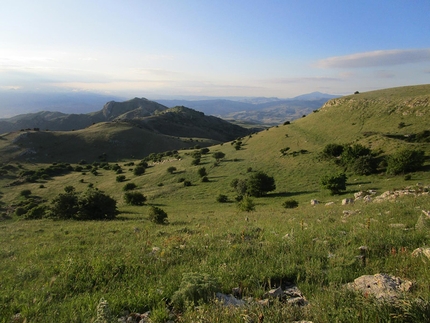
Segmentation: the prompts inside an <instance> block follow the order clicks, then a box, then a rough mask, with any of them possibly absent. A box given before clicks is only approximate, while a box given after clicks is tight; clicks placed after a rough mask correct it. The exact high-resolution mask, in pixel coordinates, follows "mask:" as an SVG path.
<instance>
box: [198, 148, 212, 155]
mask: <svg viewBox="0 0 430 323" xmlns="http://www.w3.org/2000/svg"><path fill="white" fill-rule="evenodd" d="M209 151H210V150H209V148H202V149H200V153H201V154H202V155H206V154H207V153H209Z"/></svg>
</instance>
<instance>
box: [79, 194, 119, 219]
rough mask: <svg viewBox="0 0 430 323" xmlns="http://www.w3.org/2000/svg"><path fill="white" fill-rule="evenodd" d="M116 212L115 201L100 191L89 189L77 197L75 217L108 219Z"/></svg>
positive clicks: (112, 217)
mask: <svg viewBox="0 0 430 323" xmlns="http://www.w3.org/2000/svg"><path fill="white" fill-rule="evenodd" d="M117 214H118V210H117V208H116V201H115V200H114V199H113V198H111V197H110V196H108V195H106V194H104V193H103V192H102V191H99V190H95V189H89V190H87V191H86V192H84V193H83V194H81V196H80V197H79V201H78V214H77V218H78V219H80V220H110V219H114V218H115V217H116V216H117Z"/></svg>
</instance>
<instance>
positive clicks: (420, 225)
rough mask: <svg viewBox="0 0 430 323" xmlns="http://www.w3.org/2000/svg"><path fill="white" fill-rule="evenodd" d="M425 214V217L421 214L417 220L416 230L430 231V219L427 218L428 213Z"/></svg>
mask: <svg viewBox="0 0 430 323" xmlns="http://www.w3.org/2000/svg"><path fill="white" fill-rule="evenodd" d="M423 213H424V212H423ZM424 214H425V215H423V214H421V215H420V216H419V218H418V220H417V223H416V224H415V229H416V230H419V231H423V230H428V229H430V217H429V216H427V214H426V213H424Z"/></svg>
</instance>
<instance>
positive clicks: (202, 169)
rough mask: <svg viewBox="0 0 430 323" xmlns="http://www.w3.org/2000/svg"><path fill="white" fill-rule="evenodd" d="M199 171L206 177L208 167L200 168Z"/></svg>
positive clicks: (201, 175) (200, 174)
mask: <svg viewBox="0 0 430 323" xmlns="http://www.w3.org/2000/svg"><path fill="white" fill-rule="evenodd" d="M197 173H198V174H199V176H200V177H204V176H206V175H207V174H208V173H207V172H206V168H205V167H201V168H199V170H198V171H197Z"/></svg>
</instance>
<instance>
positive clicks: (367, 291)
mask: <svg viewBox="0 0 430 323" xmlns="http://www.w3.org/2000/svg"><path fill="white" fill-rule="evenodd" d="M413 286H414V283H413V282H412V281H409V280H406V279H401V278H399V277H395V276H390V275H387V274H375V275H364V276H360V277H358V278H356V279H355V280H354V282H352V283H349V284H347V287H348V288H349V289H351V290H355V291H359V292H361V293H362V294H363V296H365V297H368V296H373V297H375V298H376V299H377V300H381V301H390V302H392V301H396V300H397V299H399V298H400V297H401V296H402V295H403V294H404V293H407V292H409V291H410V290H411V288H412V287H413Z"/></svg>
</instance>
